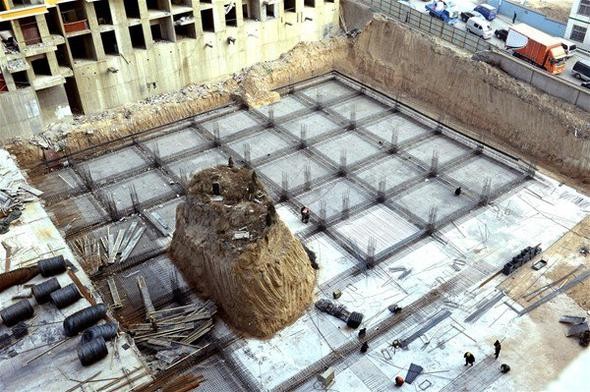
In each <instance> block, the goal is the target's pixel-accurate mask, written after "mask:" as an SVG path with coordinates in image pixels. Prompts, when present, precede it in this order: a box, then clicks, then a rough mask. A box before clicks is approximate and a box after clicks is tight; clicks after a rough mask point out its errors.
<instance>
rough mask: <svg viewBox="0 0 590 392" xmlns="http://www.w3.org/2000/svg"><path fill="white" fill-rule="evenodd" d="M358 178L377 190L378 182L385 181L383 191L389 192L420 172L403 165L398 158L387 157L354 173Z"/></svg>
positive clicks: (410, 166) (408, 165)
mask: <svg viewBox="0 0 590 392" xmlns="http://www.w3.org/2000/svg"><path fill="white" fill-rule="evenodd" d="M354 174H355V175H357V176H358V177H359V178H361V179H362V180H363V181H365V182H366V183H367V184H369V185H371V187H373V189H374V190H375V191H377V190H379V181H381V179H385V189H386V190H390V189H392V188H394V187H396V186H397V185H400V184H401V183H403V182H406V181H409V180H411V179H413V178H416V177H417V176H419V175H420V174H421V171H420V170H419V169H418V168H416V167H414V166H413V165H411V164H408V163H405V162H404V161H403V160H401V159H400V158H399V157H398V156H388V157H385V158H383V159H380V160H378V161H376V162H375V163H371V164H370V165H369V166H366V167H363V168H361V169H358V170H357V171H355V172H354Z"/></svg>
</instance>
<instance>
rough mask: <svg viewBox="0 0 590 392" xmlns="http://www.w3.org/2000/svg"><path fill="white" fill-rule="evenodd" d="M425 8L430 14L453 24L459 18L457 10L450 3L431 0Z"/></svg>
mask: <svg viewBox="0 0 590 392" xmlns="http://www.w3.org/2000/svg"><path fill="white" fill-rule="evenodd" d="M425 8H426V11H428V13H429V14H430V16H432V17H435V18H438V19H440V20H442V21H443V22H445V23H448V24H454V23H455V22H456V21H457V20H459V12H458V11H456V10H454V9H453V7H452V5H451V4H450V3H449V4H447V3H445V2H444V1H433V2H432V3H431V4H426V6H425Z"/></svg>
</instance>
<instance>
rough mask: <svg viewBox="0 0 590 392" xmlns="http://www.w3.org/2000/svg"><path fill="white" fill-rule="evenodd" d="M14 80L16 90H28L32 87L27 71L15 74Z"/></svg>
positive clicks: (13, 75)
mask: <svg viewBox="0 0 590 392" xmlns="http://www.w3.org/2000/svg"><path fill="white" fill-rule="evenodd" d="M12 79H13V80H14V84H15V85H16V88H27V87H29V86H30V85H31V83H30V82H29V77H28V75H27V71H19V72H14V73H13V74H12Z"/></svg>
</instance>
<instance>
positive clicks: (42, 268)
mask: <svg viewBox="0 0 590 392" xmlns="http://www.w3.org/2000/svg"><path fill="white" fill-rule="evenodd" d="M37 267H39V272H40V273H41V276H43V277H45V278H47V277H49V276H53V275H58V274H61V273H62V272H66V268H67V265H66V260H65V259H64V257H63V256H62V255H59V256H55V257H50V258H48V259H41V260H39V261H38V262H37Z"/></svg>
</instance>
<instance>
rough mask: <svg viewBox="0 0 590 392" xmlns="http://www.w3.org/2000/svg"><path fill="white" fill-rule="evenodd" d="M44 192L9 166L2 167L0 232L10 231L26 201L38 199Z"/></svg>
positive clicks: (0, 180) (0, 177)
mask: <svg viewBox="0 0 590 392" xmlns="http://www.w3.org/2000/svg"><path fill="white" fill-rule="evenodd" d="M42 194H43V192H41V191H40V190H38V189H35V188H33V187H31V186H29V185H27V184H25V183H24V182H22V179H21V178H20V177H17V176H11V171H10V170H9V169H8V168H0V234H6V233H8V230H10V224H11V223H12V222H14V221H15V220H17V219H18V218H20V216H21V215H22V210H23V209H24V203H28V202H31V201H34V200H36V199H37V197H39V196H41V195H42Z"/></svg>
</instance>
